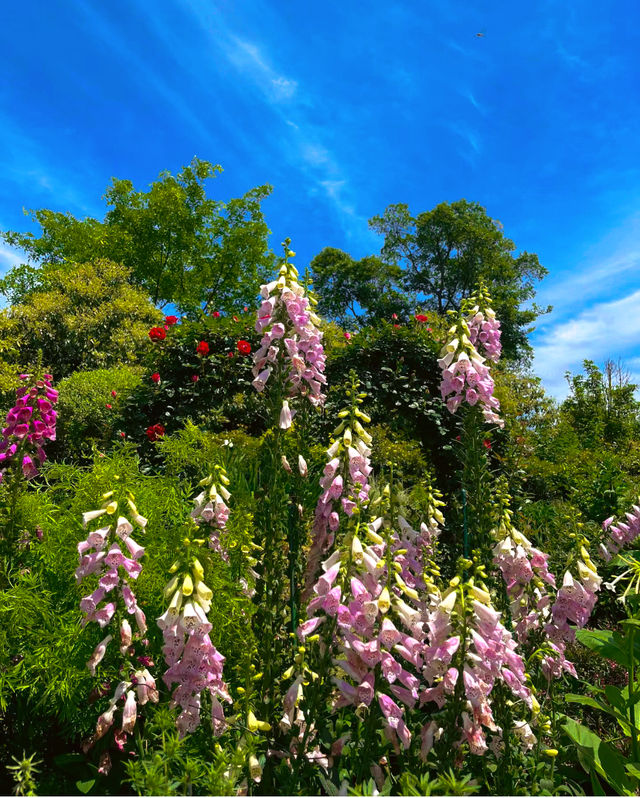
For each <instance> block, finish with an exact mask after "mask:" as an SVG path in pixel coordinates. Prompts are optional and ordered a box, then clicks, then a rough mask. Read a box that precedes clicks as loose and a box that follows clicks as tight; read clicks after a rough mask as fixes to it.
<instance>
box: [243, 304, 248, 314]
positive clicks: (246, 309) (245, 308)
mask: <svg viewBox="0 0 640 798" xmlns="http://www.w3.org/2000/svg"><path fill="white" fill-rule="evenodd" d="M242 310H244V312H245V313H246V312H247V311H248V310H249V308H248V307H247V306H246V305H245V306H244V307H243V308H242Z"/></svg>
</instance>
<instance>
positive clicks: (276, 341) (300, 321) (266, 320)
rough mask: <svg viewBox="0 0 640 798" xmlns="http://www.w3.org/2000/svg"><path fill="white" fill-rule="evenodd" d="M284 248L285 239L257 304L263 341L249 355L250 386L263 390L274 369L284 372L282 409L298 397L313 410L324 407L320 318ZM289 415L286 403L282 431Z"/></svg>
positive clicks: (323, 360)
mask: <svg viewBox="0 0 640 798" xmlns="http://www.w3.org/2000/svg"><path fill="white" fill-rule="evenodd" d="M289 244H290V241H289V239H287V240H286V241H285V242H284V244H283V246H284V249H285V256H284V259H283V261H282V265H281V267H280V272H279V275H278V279H277V280H274V281H273V282H271V283H268V284H266V285H263V286H262V287H261V289H260V293H261V296H262V304H261V306H260V308H259V310H258V318H257V321H256V331H257V332H259V333H262V334H263V337H262V340H261V341H260V348H259V349H258V350H257V351H256V352H255V353H254V356H253V376H254V378H255V379H254V380H253V386H254V388H255V389H256V390H257V391H263V390H264V388H265V386H266V384H267V381H268V380H269V377H270V376H271V373H272V372H273V370H274V369H276V368H277V369H278V370H281V371H282V373H283V374H284V379H285V394H286V397H285V402H284V404H285V405H287V402H286V399H287V398H288V399H292V398H294V397H297V396H303V397H306V398H307V399H308V400H309V402H310V403H311V404H312V405H315V406H318V405H322V404H323V403H324V400H325V395H324V394H323V392H322V386H323V385H325V384H326V378H325V376H324V368H325V354H324V348H323V346H322V333H321V332H320V330H319V329H318V325H319V324H320V319H319V318H318V316H317V315H316V314H315V312H314V311H313V305H314V304H316V300H315V299H313V297H306V296H305V290H304V287H303V286H302V285H300V283H299V282H298V271H297V269H296V268H295V266H294V265H293V264H292V263H289V260H288V259H289V258H290V257H293V256H294V254H295V253H293V252H291V251H290V250H289ZM294 412H295V411H289V410H288V405H287V407H286V409H285V408H284V407H283V411H282V414H281V418H280V426H281V427H283V428H284V429H286V428H287V427H288V426H290V423H291V418H292V416H293V413H294ZM283 421H284V424H283Z"/></svg>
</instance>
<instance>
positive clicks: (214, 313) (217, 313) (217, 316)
mask: <svg viewBox="0 0 640 798" xmlns="http://www.w3.org/2000/svg"><path fill="white" fill-rule="evenodd" d="M211 315H212V316H213V318H214V319H219V318H220V312H219V311H217V310H214V311H213V313H212V314H211Z"/></svg>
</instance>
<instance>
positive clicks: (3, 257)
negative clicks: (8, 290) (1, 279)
mask: <svg viewBox="0 0 640 798" xmlns="http://www.w3.org/2000/svg"><path fill="white" fill-rule="evenodd" d="M25 260H26V258H25V256H24V255H20V254H19V253H18V252H17V251H16V250H15V249H10V248H9V247H7V246H4V245H2V244H0V274H6V273H7V272H8V271H9V269H12V268H13V267H14V266H17V265H18V264H19V263H24V262H25Z"/></svg>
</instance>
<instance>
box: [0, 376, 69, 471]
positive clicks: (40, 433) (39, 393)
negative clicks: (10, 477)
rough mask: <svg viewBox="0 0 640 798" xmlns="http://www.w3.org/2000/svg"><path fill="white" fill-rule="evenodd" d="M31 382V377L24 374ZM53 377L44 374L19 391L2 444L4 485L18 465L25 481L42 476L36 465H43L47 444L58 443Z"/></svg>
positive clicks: (0, 467)
mask: <svg viewBox="0 0 640 798" xmlns="http://www.w3.org/2000/svg"><path fill="white" fill-rule="evenodd" d="M20 379H21V380H24V381H26V380H28V379H29V375H28V374H21V375H20ZM52 379H53V377H52V376H51V374H44V375H43V377H42V379H39V380H37V381H36V383H35V385H33V386H32V387H30V388H29V387H27V386H26V385H22V386H21V387H20V388H18V389H17V390H16V403H15V405H14V406H13V407H12V408H11V410H9V412H8V413H7V419H6V427H4V429H3V430H2V440H1V441H0V482H2V479H3V476H4V473H5V471H6V470H7V468H9V466H10V465H11V464H12V463H17V464H18V466H17V467H19V468H20V469H21V470H22V475H23V476H24V478H25V479H31V478H32V477H35V476H36V475H37V473H38V467H37V465H36V463H39V464H40V465H42V463H43V462H44V461H45V458H46V455H45V451H44V448H43V444H44V442H45V441H47V440H50V441H54V440H55V439H56V411H55V410H54V409H53V406H54V405H55V403H56V402H57V401H58V392H57V391H56V390H54V388H52V387H51V381H52Z"/></svg>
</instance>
